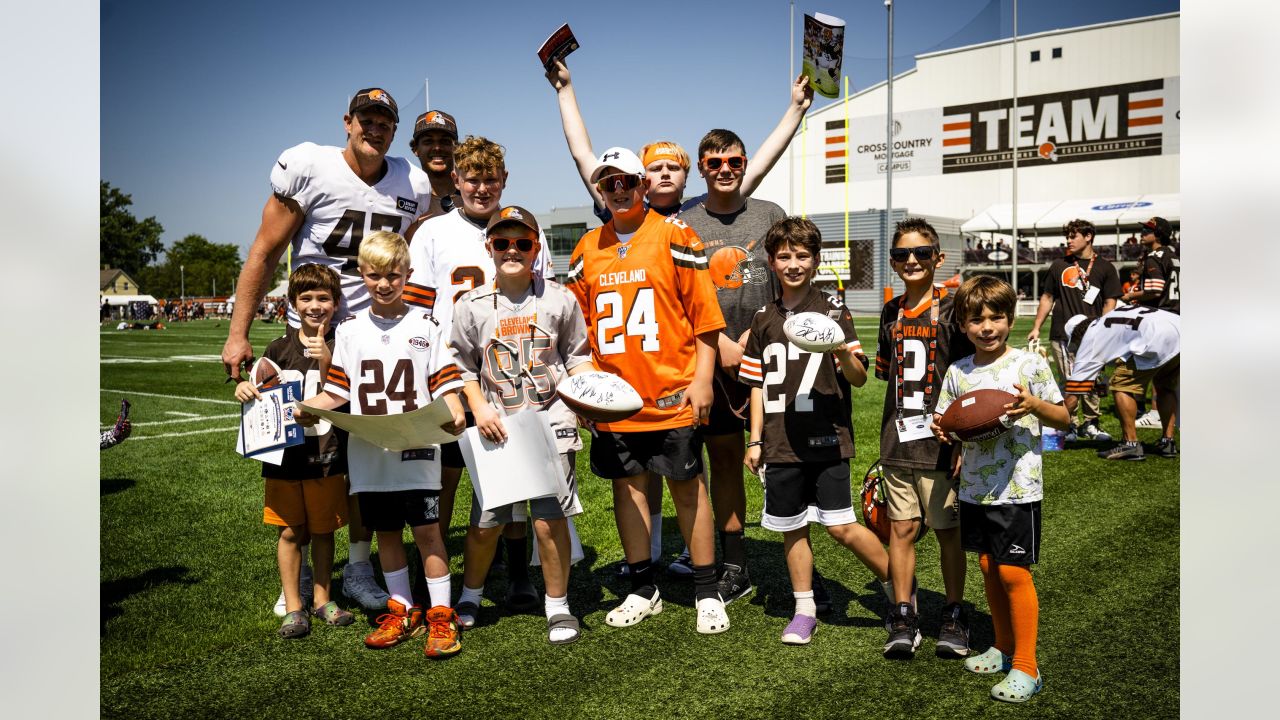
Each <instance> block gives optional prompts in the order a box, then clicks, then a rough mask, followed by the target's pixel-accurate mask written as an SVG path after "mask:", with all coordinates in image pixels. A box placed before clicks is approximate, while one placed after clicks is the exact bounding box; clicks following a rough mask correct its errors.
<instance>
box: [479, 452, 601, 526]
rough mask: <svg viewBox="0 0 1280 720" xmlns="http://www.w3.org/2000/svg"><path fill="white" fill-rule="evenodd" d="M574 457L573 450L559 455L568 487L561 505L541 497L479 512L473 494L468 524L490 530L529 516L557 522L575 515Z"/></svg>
mask: <svg viewBox="0 0 1280 720" xmlns="http://www.w3.org/2000/svg"><path fill="white" fill-rule="evenodd" d="M576 454H577V453H575V452H574V451H572V450H570V451H569V452H567V453H560V467H561V468H562V469H563V470H564V473H565V482H566V483H567V484H568V485H569V498H568V499H567V500H566V502H565V504H564V505H561V504H560V499H559V498H556V497H540V498H534V499H532V500H528V501H525V502H518V503H511V504H510V505H500V506H498V507H496V508H493V509H492V510H482V509H481V508H480V503H478V502H476V500H475V496H474V495H472V496H471V521H470V522H471V524H472V525H474V526H475V527H480V528H493V527H499V526H501V525H506V524H507V523H512V522H524V521H525V520H526V519H527V518H529V517H530V516H532V517H533V518H534V519H535V520H559V519H561V518H567V517H570V516H572V515H577V514H578V511H577V510H576V509H575V508H574V505H575V503H576V501H577V498H578V479H577V474H576V473H575V472H574V456H575V455H576Z"/></svg>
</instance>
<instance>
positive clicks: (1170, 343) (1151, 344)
mask: <svg viewBox="0 0 1280 720" xmlns="http://www.w3.org/2000/svg"><path fill="white" fill-rule="evenodd" d="M1181 350H1182V329H1181V321H1180V320H1179V318H1178V315H1177V314H1176V313H1171V312H1169V311H1167V310H1157V309H1156V308H1151V307H1145V306H1142V305H1122V306H1120V307H1118V308H1116V309H1115V310H1112V311H1111V312H1109V313H1107V314H1106V315H1103V316H1102V317H1099V318H1095V319H1094V320H1092V321H1091V322H1090V323H1089V328H1088V329H1087V330H1085V333H1084V338H1083V339H1082V340H1081V341H1080V349H1078V350H1076V361H1075V363H1074V364H1073V365H1072V366H1071V374H1070V376H1069V377H1067V382H1066V385H1065V388H1066V391H1067V392H1068V393H1072V394H1079V393H1081V392H1091V391H1092V388H1093V379H1094V378H1095V377H1097V376H1098V373H1100V372H1102V369H1103V368H1104V367H1106V365H1107V363H1110V362H1112V361H1113V360H1130V359H1132V360H1133V365H1134V367H1136V368H1137V369H1139V370H1152V369H1154V368H1158V367H1160V366H1161V365H1164V364H1165V363H1167V362H1169V361H1170V360H1172V359H1173V358H1175V357H1177V355H1178V353H1179V352H1181ZM1083 387H1087V388H1089V389H1087V390H1082V389H1081V388H1083Z"/></svg>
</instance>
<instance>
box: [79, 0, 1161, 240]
mask: <svg viewBox="0 0 1280 720" xmlns="http://www.w3.org/2000/svg"><path fill="white" fill-rule="evenodd" d="M1012 8H1013V4H1012V0H945V1H944V0H919V1H916V2H912V1H910V0H900V2H899V3H898V5H897V7H896V9H895V14H894V25H895V28H894V29H895V38H894V55H895V61H894V69H895V72H902V71H904V70H907V69H909V68H911V67H912V66H913V64H914V60H913V56H914V55H915V54H918V53H924V52H930V51H934V50H940V49H944V48H950V47H958V46H961V45H968V44H972V43H976V42H984V41H987V40H993V39H996V38H998V37H1007V36H1009V35H1010V34H1011V28H1012ZM1175 10H1178V3H1177V2H1174V1H1171V0H1126V1H1125V2H1115V1H1114V0H1077V1H1074V2H1049V1H1046V0H1039V1H1037V0H1030V1H1028V0H1023V1H1022V2H1021V3H1020V4H1019V8H1018V25H1019V27H1018V29H1019V33H1020V34H1028V33H1034V32H1040V31H1044V30H1052V29H1055V28H1064V27H1073V26H1077V25H1086V24H1090V23H1097V22H1105V21H1109V20H1117V19H1121V18H1129V17H1141V16H1145V15H1154V14H1157V13H1163V12H1170V11H1175ZM101 11H102V17H101V22H102V57H101V59H102V86H101V87H102V104H101V112H102V126H101V130H102V134H101V139H102V156H101V167H102V171H101V173H102V179H104V180H106V181H108V182H110V183H111V184H112V185H114V186H117V187H119V188H121V189H122V190H123V191H125V192H127V193H130V194H132V195H133V199H134V210H135V212H136V214H138V215H139V216H140V217H145V216H148V215H154V216H156V218H157V219H158V220H159V221H160V222H161V223H162V224H163V225H164V227H165V235H164V239H165V243H166V245H168V244H172V243H173V242H174V241H175V240H177V239H179V238H181V237H182V236H184V235H186V234H188V233H199V234H201V235H204V236H205V237H208V238H209V239H210V240H213V241H215V242H223V243H227V242H229V243H235V244H237V245H239V246H241V247H242V248H247V247H248V246H249V244H250V243H251V242H252V240H253V235H254V232H255V231H256V229H257V226H258V220H259V217H260V213H261V210H262V205H263V202H264V201H265V200H266V197H267V194H268V192H269V186H268V184H267V176H268V172H269V170H270V167H271V164H272V162H273V161H274V160H275V158H276V156H277V155H278V154H279V153H280V151H281V150H283V149H285V148H286V147H289V146H291V145H295V144H297V143H300V142H303V141H312V142H316V143H320V144H327V145H342V144H343V143H344V133H343V129H342V116H343V114H344V112H345V111H346V103H347V99H348V97H349V96H350V95H351V94H352V93H354V92H355V90H357V89H359V88H361V87H365V86H372V85H378V86H381V87H384V88H386V89H387V90H389V91H390V92H391V93H392V95H393V96H394V97H395V98H396V100H397V102H398V103H399V104H400V108H401V113H400V114H401V125H400V128H399V131H398V132H397V135H396V139H395V149H394V150H393V151H392V154H393V155H401V156H404V157H409V158H410V159H412V156H411V154H410V153H409V150H408V142H409V138H410V135H411V134H412V122H413V119H414V118H415V117H416V116H417V114H418V113H420V112H422V111H423V110H424V107H423V94H424V93H423V80H424V78H426V79H429V81H430V90H431V103H432V105H433V106H434V107H436V108H440V109H444V110H447V111H449V112H451V113H453V115H454V116H456V117H457V119H458V124H459V129H460V130H461V132H462V134H463V135H466V134H476V135H484V136H487V137H489V138H491V139H493V140H495V141H497V142H499V143H501V144H502V145H504V146H505V147H506V148H507V153H508V154H507V165H508V169H509V170H510V172H511V179H510V183H509V185H508V188H507V190H506V192H505V193H504V196H503V199H504V201H507V202H510V203H513V204H520V205H523V206H525V207H528V208H529V209H531V210H534V211H535V212H536V211H538V210H545V209H547V208H550V207H552V206H570V205H582V204H585V203H586V202H588V198H587V195H586V191H585V190H584V189H583V187H582V183H581V182H580V181H579V179H578V176H577V172H576V170H575V169H574V166H573V163H572V161H571V159H570V157H569V154H568V150H567V149H566V147H565V143H564V136H563V134H562V133H561V130H560V120H559V115H558V112H557V108H556V102H555V94H554V92H553V91H552V90H551V87H550V85H548V84H547V82H546V80H545V79H544V78H543V75H542V69H541V66H540V65H539V63H538V60H537V57H536V55H535V53H536V50H537V48H538V46H539V45H541V43H542V41H543V40H544V39H545V38H546V36H547V35H549V34H550V33H551V32H552V31H553V30H555V28H556V27H558V26H559V25H560V23H562V22H568V23H569V24H570V26H571V27H572V28H573V30H574V33H575V35H576V36H577V38H578V41H579V43H580V44H581V45H582V47H581V48H580V49H579V50H578V51H577V52H575V53H574V54H573V55H571V56H570V57H569V59H568V64H569V68H570V70H571V72H572V73H573V79H574V84H575V85H576V86H577V90H578V99H579V102H580V103H581V106H582V111H583V115H584V117H585V119H586V122H587V127H588V129H589V130H590V132H591V139H592V142H593V144H594V146H595V148H596V150H597V152H599V151H601V150H603V149H604V148H606V147H608V146H610V145H623V146H626V147H631V148H638V147H640V146H641V145H643V144H644V143H646V142H650V141H653V140H657V139H672V140H675V141H677V142H679V143H681V144H682V145H684V146H685V147H686V148H688V149H690V150H691V151H692V150H693V149H695V148H696V147H697V144H698V140H699V138H701V136H702V134H703V133H705V132H706V131H707V130H709V129H711V128H713V127H727V128H730V129H732V130H734V131H736V132H737V133H738V134H739V135H741V136H742V137H743V139H744V140H745V141H746V143H747V145H748V149H749V150H752V151H753V150H754V149H755V147H757V146H758V145H759V143H760V142H761V141H762V140H763V139H764V137H765V136H766V135H767V134H768V133H769V131H770V130H771V129H772V128H773V126H774V125H775V124H776V123H777V121H778V118H779V117H780V116H781V114H782V111H783V109H784V108H785V105H786V103H787V100H788V81H789V78H788V66H789V56H788V53H789V42H790V40H789V32H788V28H789V5H788V3H787V2H786V1H785V0H769V1H768V2H765V1H763V0H744V1H743V2H734V3H728V2H725V3H711V2H696V1H694V2H690V1H689V0H684V1H682V2H672V1H669V0H652V1H650V2H614V3H608V2H599V0H595V1H593V2H577V1H574V2H559V3H555V4H554V5H553V4H550V3H548V4H544V3H528V2H520V3H508V2H488V3H451V4H447V3H435V2H421V1H419V2H404V1H401V0H385V1H383V2H375V3H352V2H345V3H337V2H330V1H329V0H314V1H312V2H283V1H282V2H245V1H244V0H228V1H227V2H222V3H198V4H196V3H190V4H189V3H174V2H158V1H155V0H138V1H136V2H122V1H120V0H104V1H103V3H102V5H101ZM814 11H818V12H826V13H828V14H832V15H836V16H837V17H843V18H844V19H845V21H846V22H847V24H848V30H847V34H846V38H845V59H844V70H845V73H846V74H848V75H849V77H850V82H851V83H852V86H853V88H854V90H858V89H861V88H865V87H867V86H869V85H872V84H875V83H877V82H880V81H881V80H883V79H884V77H885V59H884V58H885V18H886V11H885V8H884V5H883V3H882V2H881V1H880V0H856V1H853V2H830V3H826V4H813V5H811V4H807V3H797V4H796V28H797V29H796V32H797V42H796V45H797V53H798V52H799V32H800V28H801V27H802V24H803V20H802V16H803V14H804V13H806V12H809V13H812V12H814ZM799 65H800V63H799V58H798V57H797V58H796V59H795V66H796V69H797V72H798V71H799ZM826 102H828V101H827V100H826V99H825V98H822V97H819V98H817V103H816V104H817V105H818V106H821V105H822V104H824V103H826ZM414 162H415V163H416V160H414ZM702 188H703V183H702V180H701V178H698V177H697V176H696V174H695V176H694V177H693V178H692V179H691V180H690V183H689V193H690V194H696V193H698V192H701V191H702ZM241 255H242V257H243V255H244V253H243V252H242V253H241Z"/></svg>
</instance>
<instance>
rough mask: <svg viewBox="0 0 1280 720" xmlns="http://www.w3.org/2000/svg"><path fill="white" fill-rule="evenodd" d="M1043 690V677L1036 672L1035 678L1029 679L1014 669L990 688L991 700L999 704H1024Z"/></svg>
mask: <svg viewBox="0 0 1280 720" xmlns="http://www.w3.org/2000/svg"><path fill="white" fill-rule="evenodd" d="M1043 688H1044V677H1043V675H1041V674H1040V673H1038V672H1037V674H1036V677H1031V676H1030V675H1028V674H1026V673H1024V672H1022V671H1021V670H1018V669H1016V668H1015V669H1013V670H1010V671H1009V674H1008V675H1006V676H1005V678H1004V680H1001V681H1000V682H999V683H997V684H996V686H995V687H993V688H991V698H992V699H993V700H1000V701H1001V702H1011V703H1024V702H1026V701H1028V700H1030V699H1031V696H1032V695H1035V694H1036V693H1038V692H1040V690H1042V689H1043Z"/></svg>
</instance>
